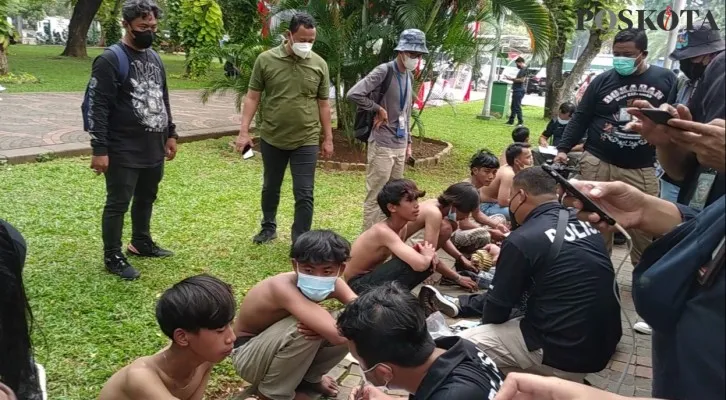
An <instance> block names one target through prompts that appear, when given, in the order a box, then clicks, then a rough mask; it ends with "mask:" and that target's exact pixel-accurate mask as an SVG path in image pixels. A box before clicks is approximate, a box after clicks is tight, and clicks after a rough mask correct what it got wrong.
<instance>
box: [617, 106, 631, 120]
mask: <svg viewBox="0 0 726 400" xmlns="http://www.w3.org/2000/svg"><path fill="white" fill-rule="evenodd" d="M632 117H633V116H632V115H630V114H628V109H627V107H620V111H618V121H620V122H630V120H632V119H633V118H632Z"/></svg>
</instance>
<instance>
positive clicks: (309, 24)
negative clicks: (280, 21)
mask: <svg viewBox="0 0 726 400" xmlns="http://www.w3.org/2000/svg"><path fill="white" fill-rule="evenodd" d="M301 26H304V27H305V28H306V29H313V28H315V18H313V16H312V15H310V14H308V13H306V12H299V13H295V15H293V16H292V19H290V26H289V28H288V30H289V31H290V32H291V33H295V32H297V30H298V29H300V27H301Z"/></svg>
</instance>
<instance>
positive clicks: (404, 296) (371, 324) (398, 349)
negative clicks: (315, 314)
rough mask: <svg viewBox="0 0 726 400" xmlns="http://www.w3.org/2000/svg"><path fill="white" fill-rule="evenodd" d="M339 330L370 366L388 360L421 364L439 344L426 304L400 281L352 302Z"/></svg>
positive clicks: (372, 291)
mask: <svg viewBox="0 0 726 400" xmlns="http://www.w3.org/2000/svg"><path fill="white" fill-rule="evenodd" d="M338 330H339V331H340V334H341V336H343V337H345V338H346V339H348V340H350V341H351V342H353V343H354V344H355V348H356V350H357V352H358V355H359V356H360V358H362V359H363V362H364V363H365V367H366V368H373V366H375V365H376V364H379V363H386V362H388V363H392V364H395V365H397V366H400V367H404V368H411V367H418V366H421V365H423V364H424V363H425V362H426V360H428V358H429V357H430V356H431V354H432V353H433V352H434V349H435V348H436V344H435V343H434V340H433V339H432V338H431V335H430V334H429V331H428V329H427V328H426V315H425V314H424V310H423V307H421V304H420V303H419V301H418V300H417V299H416V297H415V296H414V295H412V294H411V292H409V291H408V290H405V289H402V288H401V287H400V286H399V285H398V284H397V283H396V282H389V283H386V284H383V285H382V286H377V287H374V288H373V289H371V290H369V291H367V292H365V293H364V294H362V295H361V296H360V297H358V298H357V299H355V300H353V301H352V302H351V303H349V304H348V305H347V306H346V307H345V309H344V310H343V311H342V312H341V313H340V316H338Z"/></svg>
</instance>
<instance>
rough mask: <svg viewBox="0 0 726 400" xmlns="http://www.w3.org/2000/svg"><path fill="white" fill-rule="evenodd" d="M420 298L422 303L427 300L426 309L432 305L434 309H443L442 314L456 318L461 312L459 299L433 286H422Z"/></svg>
mask: <svg viewBox="0 0 726 400" xmlns="http://www.w3.org/2000/svg"><path fill="white" fill-rule="evenodd" d="M418 298H419V301H421V302H422V303H423V302H424V301H426V306H425V308H424V309H426V308H428V307H432V308H433V309H434V310H436V311H441V313H442V314H444V315H446V316H447V317H451V318H456V316H457V315H458V314H459V299H457V298H456V297H451V296H447V295H445V294H442V293H441V292H439V291H438V290H436V288H434V287H433V286H429V285H424V286H422V287H421V291H420V292H419V294H418Z"/></svg>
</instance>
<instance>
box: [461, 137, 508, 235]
mask: <svg viewBox="0 0 726 400" xmlns="http://www.w3.org/2000/svg"><path fill="white" fill-rule="evenodd" d="M499 165H500V164H499V160H498V159H497V156H495V155H494V153H492V152H491V151H489V150H487V149H481V150H479V151H478V152H476V154H474V155H473V156H472V157H471V161H470V162H469V171H470V174H471V175H470V176H469V178H467V179H465V180H464V182H469V183H471V184H472V185H474V187H475V188H476V190H477V191H478V192H479V201H480V202H483V201H484V200H483V198H484V190H485V189H486V188H487V187H489V186H490V185H491V184H492V182H494V179H495V178H496V176H497V171H499ZM471 216H472V218H473V219H474V221H476V222H478V223H479V224H481V225H484V226H488V227H490V228H492V229H494V230H497V231H499V232H498V233H506V232H509V228H507V226H506V225H504V224H502V223H500V221H498V220H496V219H492V218H490V217H489V216H488V215H486V214H484V213H483V212H482V211H481V210H480V209H479V208H477V209H476V210H474V211H473V212H472V213H471ZM474 228H479V226H477V225H475V224H473V223H472V222H471V220H469V219H464V220H463V221H461V222H459V229H460V230H469V229H474Z"/></svg>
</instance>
